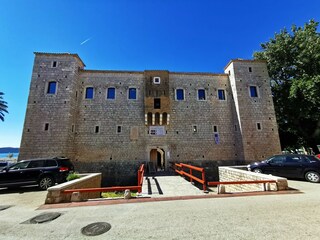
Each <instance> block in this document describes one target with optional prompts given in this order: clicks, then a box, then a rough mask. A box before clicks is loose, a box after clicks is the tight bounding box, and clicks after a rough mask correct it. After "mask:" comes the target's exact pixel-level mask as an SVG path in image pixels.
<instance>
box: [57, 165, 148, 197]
mask: <svg viewBox="0 0 320 240" xmlns="http://www.w3.org/2000/svg"><path fill="white" fill-rule="evenodd" d="M144 168H145V167H144V164H141V166H140V167H139V169H138V185H137V186H116V187H104V188H80V189H67V190H64V191H62V193H73V192H114V191H125V190H126V189H129V190H131V191H137V192H138V193H141V192H142V184H143V177H144Z"/></svg>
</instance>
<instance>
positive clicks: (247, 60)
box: [224, 58, 267, 70]
mask: <svg viewBox="0 0 320 240" xmlns="http://www.w3.org/2000/svg"><path fill="white" fill-rule="evenodd" d="M233 62H264V63H266V62H267V60H254V59H241V58H236V59H231V60H230V61H229V62H228V64H227V65H226V66H225V67H224V70H226V69H227V67H229V65H230V64H231V63H233Z"/></svg>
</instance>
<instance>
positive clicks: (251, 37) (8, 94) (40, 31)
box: [0, 0, 320, 147]
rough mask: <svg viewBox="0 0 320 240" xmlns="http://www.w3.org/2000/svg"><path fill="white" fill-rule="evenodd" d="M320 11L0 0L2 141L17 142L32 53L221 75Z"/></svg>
mask: <svg viewBox="0 0 320 240" xmlns="http://www.w3.org/2000/svg"><path fill="white" fill-rule="evenodd" d="M319 15H320V1H317V0H314V1H311V0H304V1H297V0H290V1H288V0H283V1H280V0H270V1H257V0H255V1H253V0H252V1H249V0H241V1H239V0H237V1H236V0H235V1H234V0H229V1H218V0H217V1H213V0H212V1H209V0H208V1H201V0H193V1H191V0H144V1H142V0H135V1H133V0H126V1H125V0H123V1H122V0H113V1H111V0H109V1H108V0H105V1H103V0H100V1H96V0H87V1H84V0H54V1H45V0H39V1H36V0H24V1H18V0H0V91H1V92H4V93H5V95H4V98H5V100H6V101H7V102H8V106H9V109H8V110H9V112H10V113H9V114H7V115H6V116H5V122H0V147H7V146H11V147H19V146H20V140H21V134H22V128H23V124H24V117H25V112H26V106H27V98H28V92H29V85H30V80H31V72H32V65H33V60H34V55H33V52H35V51H39V52H70V53H78V54H79V56H80V57H81V58H82V60H83V61H84V63H85V64H86V66H87V67H86V69H114V70H118V69H119V70H145V69H166V70H169V71H190V72H216V73H221V72H223V67H224V66H225V65H226V64H227V63H228V61H229V60H230V59H233V58H244V59H250V58H252V54H253V52H254V51H257V50H259V49H260V43H262V42H266V41H268V40H269V39H270V38H272V37H273V36H274V34H275V32H279V31H280V29H283V28H284V27H287V28H288V29H290V27H291V25H292V24H296V25H298V26H302V25H303V24H304V23H305V22H307V21H309V20H310V19H312V18H313V19H315V20H316V21H320V16H319ZM88 39H89V40H88ZM85 40H88V41H86V42H85V43H83V42H84V41H85ZM81 43H83V44H81Z"/></svg>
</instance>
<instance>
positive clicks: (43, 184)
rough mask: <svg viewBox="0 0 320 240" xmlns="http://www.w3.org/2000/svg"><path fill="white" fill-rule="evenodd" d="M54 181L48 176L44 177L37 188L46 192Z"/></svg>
mask: <svg viewBox="0 0 320 240" xmlns="http://www.w3.org/2000/svg"><path fill="white" fill-rule="evenodd" d="M54 183H55V182H54V180H53V178H52V177H50V176H44V177H42V178H41V179H40V181H39V188H40V189H41V190H47V189H48V188H49V187H52V186H53V185H54Z"/></svg>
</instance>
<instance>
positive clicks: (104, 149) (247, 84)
mask: <svg viewBox="0 0 320 240" xmlns="http://www.w3.org/2000/svg"><path fill="white" fill-rule="evenodd" d="M277 153H280V142H279V136H278V129H277V123H276V118H275V113H274V107H273V102H272V95H271V90H270V79H269V76H268V73H267V69H266V63H265V62H263V61H253V60H239V59H236V60H232V61H230V63H229V64H228V65H227V67H226V68H225V71H224V73H218V74H215V73H191V72H170V71H166V70H146V71H112V70H86V69H85V65H84V63H83V62H82V60H81V59H80V57H79V56H78V55H77V54H69V53H38V52H37V53H35V61H34V66H33V72H32V78H31V84H30V92H29V99H28V105H27V112H26V117H25V123H24V129H23V135H22V140H21V147H20V154H19V159H28V158H38V157H50V156H66V157H69V158H70V159H71V160H72V161H73V162H74V163H75V165H76V166H77V167H78V168H79V169H81V170H83V171H87V169H88V170H90V169H94V171H96V170H98V169H100V170H101V171H102V172H105V174H104V178H107V177H108V176H110V174H111V172H112V171H113V174H112V175H113V176H115V177H114V179H109V180H106V181H105V182H106V183H107V182H108V181H111V182H115V183H116V182H117V181H118V180H117V179H116V178H117V177H116V176H120V175H122V176H123V177H124V178H127V179H130V178H131V177H129V176H131V175H132V176H133V174H131V173H130V174H129V173H128V174H127V175H126V173H125V169H126V168H128V169H131V170H132V169H134V170H136V169H135V167H136V166H138V165H139V163H140V162H153V164H154V166H155V167H156V169H166V170H167V169H169V167H170V164H169V162H172V161H173V162H184V161H195V162H197V161H200V160H201V161H215V162H217V161H218V162H224V161H225V162H227V161H228V162H231V161H233V162H238V163H239V162H250V161H256V160H261V159H264V158H266V157H267V156H270V155H273V154H277ZM111 166H112V167H111ZM111 169H113V170H111ZM131 170H130V172H131ZM128 171H129V170H128ZM115 173H116V174H115ZM132 179H133V177H132Z"/></svg>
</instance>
